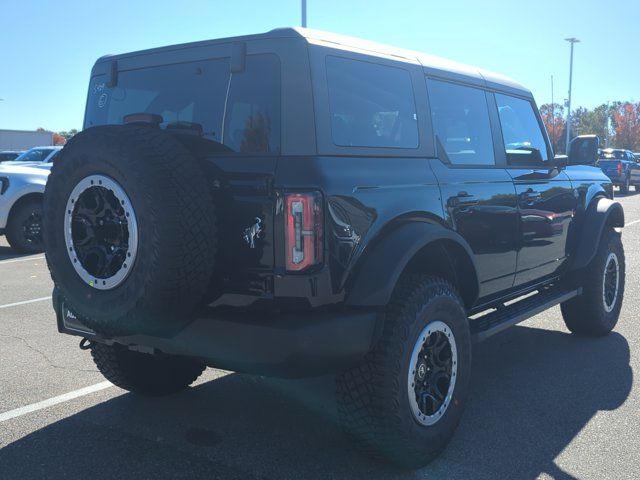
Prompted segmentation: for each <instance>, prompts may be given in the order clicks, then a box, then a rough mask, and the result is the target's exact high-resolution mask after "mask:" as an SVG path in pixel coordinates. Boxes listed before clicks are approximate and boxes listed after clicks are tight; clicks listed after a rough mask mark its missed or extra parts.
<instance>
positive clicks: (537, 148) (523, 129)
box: [496, 93, 549, 165]
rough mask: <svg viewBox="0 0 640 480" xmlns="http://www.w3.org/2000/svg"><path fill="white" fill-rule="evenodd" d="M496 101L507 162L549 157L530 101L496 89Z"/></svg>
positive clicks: (532, 161) (529, 162) (525, 162)
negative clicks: (501, 92)
mask: <svg viewBox="0 0 640 480" xmlns="http://www.w3.org/2000/svg"><path fill="white" fill-rule="evenodd" d="M496 102H497V104H498V114H499V116H500V125H501V126H502V139H503V141H504V148H505V151H506V154H507V162H508V163H509V164H511V165H535V164H537V163H541V162H546V161H548V160H549V155H548V152H547V144H546V142H545V141H544V135H543V133H542V129H541V128H540V124H539V123H538V119H537V117H536V115H535V113H534V110H533V105H532V104H531V102H529V101H527V100H523V99H521V98H516V97H511V96H509V95H502V94H499V93H497V94H496Z"/></svg>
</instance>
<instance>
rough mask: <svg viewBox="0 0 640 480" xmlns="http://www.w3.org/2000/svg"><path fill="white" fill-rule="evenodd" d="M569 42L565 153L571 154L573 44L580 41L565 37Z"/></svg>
mask: <svg viewBox="0 0 640 480" xmlns="http://www.w3.org/2000/svg"><path fill="white" fill-rule="evenodd" d="M565 40H566V41H567V42H569V43H570V44H571V56H570V58H569V100H568V102H567V143H566V147H565V153H567V154H569V140H570V136H571V83H572V81H573V45H574V44H575V43H579V42H580V40H578V39H577V38H575V37H571V38H565Z"/></svg>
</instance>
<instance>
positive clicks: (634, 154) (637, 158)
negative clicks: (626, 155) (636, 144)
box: [633, 152, 640, 162]
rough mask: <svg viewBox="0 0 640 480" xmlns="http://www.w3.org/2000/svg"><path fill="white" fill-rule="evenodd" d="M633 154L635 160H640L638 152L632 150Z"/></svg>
mask: <svg viewBox="0 0 640 480" xmlns="http://www.w3.org/2000/svg"><path fill="white" fill-rule="evenodd" d="M633 156H634V157H635V158H636V161H637V162H640V152H633Z"/></svg>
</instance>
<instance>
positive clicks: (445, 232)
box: [44, 29, 625, 467]
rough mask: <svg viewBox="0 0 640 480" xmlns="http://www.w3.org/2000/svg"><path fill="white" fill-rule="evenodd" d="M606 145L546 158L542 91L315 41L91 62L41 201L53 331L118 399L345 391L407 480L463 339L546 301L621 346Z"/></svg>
mask: <svg viewBox="0 0 640 480" xmlns="http://www.w3.org/2000/svg"><path fill="white" fill-rule="evenodd" d="M597 148H598V140H597V138H596V137H588V136H587V137H578V138H576V139H574V140H573V142H572V144H571V148H570V153H569V155H568V157H567V156H554V153H553V151H552V150H551V147H550V144H549V140H548V138H547V134H546V132H545V129H544V127H543V124H542V123H541V121H540V116H539V114H538V111H537V108H536V105H535V102H534V100H533V97H532V95H531V92H529V91H528V90H527V89H525V88H523V87H522V86H520V85H518V84H517V83H515V82H514V81H512V80H509V79H507V78H505V77H502V76H499V75H496V74H493V73H489V72H486V71H484V70H479V69H477V68H472V67H468V66H464V65H460V64H457V63H454V62H450V61H447V60H443V59H440V58H435V57H431V56H428V55H423V54H420V53H416V52H410V51H403V50H398V49H394V48H390V47H385V46H381V45H377V44H371V43H368V42H364V41H361V40H356V39H352V38H346V37H341V36H337V35H332V34H327V33H321V32H315V31H310V30H303V29H279V30H273V31H271V32H268V33H265V34H260V35H251V36H245V37H236V38H229V39H221V40H213V41H205V42H199V43H192V44H188V45H178V46H172V47H165V48H158V49H152V50H147V51H142V52H135V53H129V54H123V55H116V56H107V57H103V58H100V59H99V60H98V61H97V62H96V64H95V66H94V67H93V70H92V72H91V81H90V86H89V93H88V98H87V104H86V115H85V123H84V130H83V131H82V132H81V133H80V134H78V135H76V136H75V137H74V138H73V139H72V140H71V141H70V142H69V143H68V144H67V146H65V148H64V149H63V150H62V152H61V154H60V156H59V158H58V160H57V161H56V162H55V164H54V166H53V169H52V172H51V176H50V178H49V181H48V184H47V187H46V193H45V203H44V209H45V227H44V228H45V244H46V255H47V261H48V265H49V268H50V270H51V275H52V277H53V280H54V282H55V291H54V297H53V298H54V307H55V310H56V313H57V318H58V328H59V330H60V332H63V333H67V334H71V335H78V336H80V337H83V341H82V343H81V345H83V346H84V347H85V348H90V349H91V353H92V356H93V359H94V360H95V363H96V365H97V366H98V368H99V369H100V371H101V372H102V373H103V374H104V375H105V377H106V378H107V379H109V380H110V381H111V382H113V383H114V384H116V385H118V386H120V387H122V388H124V389H127V390H130V391H132V392H137V393H141V394H145V395H163V394H168V393H171V392H175V391H178V390H180V389H183V388H185V387H187V386H188V385H189V384H190V383H192V382H193V381H194V380H195V379H196V378H197V377H198V376H199V375H200V374H201V373H202V371H203V370H204V369H205V368H206V367H207V366H211V367H217V368H223V369H229V370H235V371H239V372H247V373H252V374H259V375H271V376H279V377H304V376H313V375H321V374H335V375H336V384H337V391H338V402H339V412H340V415H341V419H342V421H343V423H344V426H345V428H346V430H347V431H348V432H350V434H351V435H352V436H353V437H354V438H355V439H356V440H357V441H358V442H359V443H360V444H361V445H362V446H364V448H365V449H366V450H367V451H368V452H371V453H373V454H376V455H379V456H382V457H386V458H388V459H391V460H392V461H394V462H396V463H398V464H400V465H403V466H407V467H415V466H420V465H423V464H425V463H427V462H428V461H429V460H431V459H432V458H434V457H435V456H436V455H437V454H438V453H439V452H440V451H441V450H442V449H443V448H444V447H445V445H446V443H447V442H448V440H449V439H450V438H451V436H452V435H453V433H454V430H455V428H456V425H457V424H458V421H459V419H460V416H461V414H462V410H463V408H464V406H465V403H466V399H467V394H468V391H469V379H470V376H471V366H472V362H471V353H472V344H473V343H474V342H476V341H480V340H482V339H484V338H486V337H488V336H489V335H492V334H494V333H496V332H499V331H501V330H502V329H504V328H506V327H508V326H510V325H514V324H516V323H518V322H521V321H523V320H525V319H527V318H529V317H531V316H533V315H535V314H537V313H540V312H542V311H543V310H546V309H548V308H550V307H553V306H555V305H560V306H561V310H562V316H563V317H564V321H565V323H566V326H567V327H568V329H569V330H571V331H572V332H574V333H576V334H581V335H606V334H607V333H608V332H610V331H611V329H612V328H613V327H614V326H615V324H616V322H617V320H618V316H619V313H620V308H621V304H622V299H623V293H624V280H625V276H624V274H625V263H624V252H623V248H622V243H621V234H620V230H619V228H620V227H623V226H624V213H623V210H622V207H621V206H620V204H618V203H616V202H614V201H613V188H612V185H611V182H610V180H609V179H608V178H607V177H606V176H605V175H604V174H603V173H602V172H601V171H600V170H599V169H597V168H594V167H593V166H592V165H593V164H594V163H595V162H596V159H597Z"/></svg>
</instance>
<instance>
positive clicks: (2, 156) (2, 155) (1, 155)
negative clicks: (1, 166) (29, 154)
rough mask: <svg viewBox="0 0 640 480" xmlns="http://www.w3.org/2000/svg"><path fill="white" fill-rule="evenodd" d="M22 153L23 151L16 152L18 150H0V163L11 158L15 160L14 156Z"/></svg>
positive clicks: (16, 156)
mask: <svg viewBox="0 0 640 480" xmlns="http://www.w3.org/2000/svg"><path fill="white" fill-rule="evenodd" d="M23 153H24V152H18V151H15V150H5V151H3V152H0V163H3V162H10V161H12V160H15V159H16V158H18V157H19V156H20V155H22V154H23Z"/></svg>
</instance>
